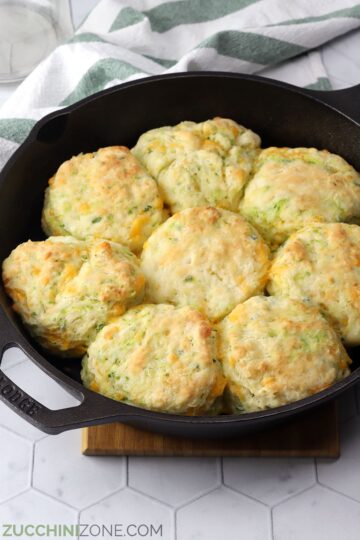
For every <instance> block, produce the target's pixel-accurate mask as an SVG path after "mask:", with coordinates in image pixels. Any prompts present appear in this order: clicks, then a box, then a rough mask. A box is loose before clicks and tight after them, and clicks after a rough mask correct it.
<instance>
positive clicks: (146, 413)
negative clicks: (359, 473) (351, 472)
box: [0, 71, 360, 433]
mask: <svg viewBox="0 0 360 540" xmlns="http://www.w3.org/2000/svg"><path fill="white" fill-rule="evenodd" d="M187 78H227V79H238V80H249V81H253V82H255V83H258V84H261V85H263V86H264V88H265V87H266V86H272V87H274V86H275V87H278V88H281V89H283V90H285V91H287V92H291V93H293V94H297V95H301V96H303V97H306V98H309V99H311V100H313V101H315V102H317V103H318V104H319V105H321V106H325V107H327V108H329V109H332V110H333V111H335V112H336V114H338V115H340V116H343V117H345V118H347V119H348V120H350V121H351V122H352V123H354V124H355V125H356V126H357V127H358V126H359V124H360V120H359V121H358V120H356V119H355V118H353V116H352V114H351V112H349V111H347V112H344V111H342V110H341V105H340V103H337V100H336V99H333V98H336V95H338V97H341V96H340V94H343V93H344V92H348V91H354V89H356V88H359V93H360V86H359V87H354V88H352V89H349V90H348V89H345V90H340V91H317V90H309V89H306V88H305V89H304V88H300V87H297V86H294V85H292V84H289V83H285V82H282V81H277V80H273V79H268V78H264V77H261V76H258V75H247V74H241V73H234V72H222V71H191V72H178V73H170V74H164V75H154V76H150V77H145V78H141V79H135V80H133V81H128V82H125V83H121V84H119V85H116V86H113V87H111V88H108V89H105V90H101V91H99V92H96V93H94V94H92V95H90V96H87V97H85V98H83V99H82V100H80V101H78V102H76V103H74V104H72V105H69V106H67V107H64V108H61V109H59V110H57V111H53V112H51V113H49V114H47V115H46V116H44V117H43V118H41V119H40V120H39V121H37V122H36V124H35V125H34V126H33V128H32V129H31V131H30V133H29V134H28V136H27V137H26V139H25V140H24V141H23V142H22V143H21V145H20V146H19V148H18V149H17V150H16V151H15V152H14V153H13V154H12V155H11V157H10V158H9V160H8V161H7V163H6V164H5V166H4V167H3V169H2V171H1V172H0V194H1V189H2V186H3V184H4V182H6V176H7V174H8V172H9V171H10V169H11V168H12V166H13V165H14V164H15V162H17V161H18V160H19V159H21V157H22V154H23V152H24V151H26V150H27V149H28V147H29V146H31V143H32V142H34V141H35V140H36V139H37V137H38V134H39V132H40V130H41V129H42V128H43V127H44V126H45V125H47V124H48V123H49V122H50V121H51V120H53V119H55V118H59V117H62V116H66V115H68V114H70V113H71V112H73V111H75V110H77V109H80V108H82V107H83V106H85V105H87V104H88V103H91V102H92V101H96V100H97V99H99V98H104V97H105V98H106V96H108V95H112V94H115V93H117V92H121V91H122V90H123V89H125V88H131V87H134V86H145V85H147V84H152V83H154V82H159V81H161V80H169V79H187ZM327 98H330V99H329V100H327ZM345 108H346V107H345ZM0 320H2V324H1V327H0V352H1V357H2V355H3V353H4V351H5V350H6V349H7V348H9V347H11V346H16V347H18V348H20V349H21V350H23V352H24V353H25V354H26V356H27V357H28V358H29V360H30V361H32V362H33V363H34V364H35V365H37V366H38V367H39V368H40V369H42V371H44V372H45V373H46V374H47V375H49V376H50V377H51V378H52V379H53V380H55V381H56V382H57V383H58V384H60V385H62V386H63V387H65V388H66V389H67V391H68V392H70V393H71V394H73V395H74V396H75V397H77V398H78V399H80V401H81V403H80V405H79V406H76V407H71V408H68V409H60V410H58V411H50V410H49V409H46V407H44V406H43V405H41V407H42V409H43V410H45V411H48V412H49V413H50V412H52V413H58V414H57V415H56V416H59V414H60V413H64V412H65V411H69V413H71V412H72V411H74V412H75V410H76V409H82V408H84V407H86V405H87V404H88V406H89V405H91V403H93V405H95V406H96V407H97V406H99V408H100V409H101V407H102V406H103V408H104V409H106V411H107V413H105V416H104V414H102V415H101V414H100V415H96V418H91V419H86V414H85V416H84V418H83V419H81V418H80V419H78V424H77V425H71V426H70V424H66V425H62V426H60V425H58V426H57V427H56V428H54V429H56V432H57V433H58V432H60V431H64V430H66V429H73V428H76V427H81V426H84V425H92V424H98V423H105V422H111V421H118V420H119V417H121V418H122V419H124V421H125V422H126V420H127V419H131V418H138V417H143V418H148V419H152V420H154V421H155V422H156V421H160V422H167V423H168V422H170V423H171V424H174V423H175V424H180V423H181V424H185V425H189V424H191V425H199V426H200V425H212V424H214V425H216V426H219V425H224V424H226V425H229V424H231V425H239V426H240V425H244V424H249V425H250V424H254V423H259V424H260V423H262V424H265V423H267V424H270V421H271V420H275V419H282V418H286V417H289V416H292V415H294V414H300V413H301V412H305V411H307V410H309V409H311V408H315V407H316V406H319V405H321V404H323V403H325V402H326V401H329V400H332V399H335V397H336V396H338V395H339V394H340V393H342V392H343V391H345V390H346V389H348V388H350V386H352V385H353V384H355V383H356V382H357V381H358V380H359V379H360V366H359V367H357V368H355V369H354V371H353V372H352V373H351V374H350V375H348V376H347V377H346V378H345V379H343V380H341V381H338V382H337V383H335V384H334V385H332V386H330V387H328V388H326V389H325V390H323V391H321V392H318V393H316V394H314V395H312V396H308V397H307V398H304V399H301V400H298V401H295V402H292V403H289V404H286V405H283V406H280V407H276V408H272V409H265V410H262V411H257V412H252V413H242V414H240V415H239V414H228V415H220V416H194V417H189V416H183V415H174V414H170V413H162V412H155V411H150V410H147V409H141V408H138V407H135V406H132V405H128V404H125V403H122V402H118V401H115V400H112V399H110V398H107V397H105V396H102V395H99V394H97V393H95V392H93V391H91V390H89V389H87V388H85V387H84V386H83V385H82V384H81V383H80V382H78V381H76V380H75V379H73V378H72V377H70V376H69V375H67V374H66V373H64V372H63V371H61V370H60V369H58V368H57V367H55V365H54V364H52V362H50V361H49V360H47V359H46V358H45V356H43V354H46V351H44V353H43V354H42V353H40V352H38V351H37V350H36V349H34V348H33V346H32V344H31V342H30V341H29V339H28V338H27V337H25V336H24V335H22V333H21V332H20V330H19V329H18V328H17V327H16V326H15V325H14V323H13V322H12V321H11V319H10V317H9V316H8V315H7V314H6V312H5V309H4V307H3V305H1V306H0ZM19 323H20V324H22V323H21V321H19ZM3 325H5V328H3ZM6 326H7V328H6ZM25 332H26V330H25ZM4 334H5V339H4ZM1 342H2V343H1ZM0 364H1V360H0ZM1 375H2V372H1V370H0V376H1ZM14 386H15V387H16V385H14ZM16 388H17V387H16ZM0 398H1V399H2V400H3V401H5V402H6V403H7V404H8V405H9V404H10V403H9V401H8V400H6V398H5V399H4V397H3V396H2V394H1V393H0ZM33 401H35V400H33ZM12 408H13V409H14V410H15V411H16V412H18V413H19V412H20V411H19V409H18V408H17V407H16V406H14V405H13V406H12ZM110 411H111V412H110ZM79 412H80V413H81V411H80V410H79ZM85 412H86V411H84V413H85ZM99 412H101V411H99ZM109 412H110V414H109ZM20 414H21V415H22V416H23V417H24V418H25V419H27V420H28V421H31V422H32V423H34V424H35V425H37V424H38V423H37V421H36V419H35V418H29V416H26V415H24V414H22V413H21V412H20ZM106 414H107V416H106ZM76 416H79V415H76ZM92 416H94V414H92ZM113 418H114V419H113ZM267 420H269V421H268V422H267ZM37 427H39V428H40V429H44V425H40V424H39V425H37ZM47 427H48V430H49V431H48V432H55V431H51V428H50V427H49V426H47Z"/></svg>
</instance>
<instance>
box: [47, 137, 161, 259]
mask: <svg viewBox="0 0 360 540" xmlns="http://www.w3.org/2000/svg"><path fill="white" fill-rule="evenodd" d="M165 215H166V214H165V213H164V211H163V201H162V199H161V197H160V195H159V190H158V187H157V185H156V182H155V180H154V179H153V178H152V177H151V176H150V175H149V174H148V173H147V172H146V171H145V169H144V168H143V167H142V166H141V164H140V163H139V162H138V161H137V159H136V158H135V157H134V156H133V154H131V152H130V151H129V150H128V148H126V147H125V146H110V147H107V148H100V150H98V151H97V152H93V153H90V154H80V155H78V156H75V157H73V158H71V159H70V160H68V161H65V163H63V164H62V165H61V166H60V168H59V169H58V171H57V172H56V173H55V175H54V176H53V177H52V178H51V179H50V180H49V187H48V188H47V190H46V192H45V202H44V210H43V216H42V226H43V229H44V231H45V233H46V234H47V235H48V236H51V235H56V236H57V235H60V236H61V235H71V236H74V237H76V238H79V239H81V240H84V239H86V238H104V239H107V240H111V241H113V242H118V243H120V244H123V245H126V246H128V247H129V248H130V249H131V250H132V251H134V252H135V253H137V252H139V251H141V248H142V245H143V243H144V242H145V240H146V239H147V238H148V237H149V236H150V235H151V233H152V232H153V231H154V230H155V229H156V227H158V226H159V225H160V224H161V223H162V222H163V220H164V219H165Z"/></svg>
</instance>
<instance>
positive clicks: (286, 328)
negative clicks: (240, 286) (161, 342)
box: [218, 296, 351, 413]
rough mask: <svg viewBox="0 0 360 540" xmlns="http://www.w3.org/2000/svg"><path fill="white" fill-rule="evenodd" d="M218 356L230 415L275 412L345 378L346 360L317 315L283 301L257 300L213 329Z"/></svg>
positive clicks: (337, 340) (294, 302)
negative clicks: (216, 329)
mask: <svg viewBox="0 0 360 540" xmlns="http://www.w3.org/2000/svg"><path fill="white" fill-rule="evenodd" d="M218 355H219V358H220V360H221V362H222V365H223V370H224V374H225V377H226V378H227V380H228V386H227V390H226V392H225V394H226V395H225V399H226V400H227V405H228V408H229V410H230V411H232V412H234V413H237V412H238V413H241V412H254V411H260V410H263V409H269V408H272V407H279V406H280V405H285V404H286V403H292V402H293V401H297V400H299V399H303V398H305V397H307V396H310V395H312V394H315V393H316V392H320V391H321V390H323V389H325V388H327V387H328V386H330V385H331V384H333V383H335V382H336V381H338V380H340V379H342V378H344V377H345V376H346V375H348V374H349V368H348V366H349V364H350V362H351V360H350V358H349V357H348V355H347V353H346V351H345V349H344V347H343V345H342V343H341V340H340V338H339V337H338V335H337V333H336V331H335V330H334V329H333V328H332V327H331V326H330V324H329V323H328V322H327V321H326V319H325V318H324V317H323V316H322V315H321V313H320V312H319V311H318V310H317V309H316V308H315V307H313V306H309V305H306V304H303V303H301V302H298V301H297V300H292V299H290V298H284V297H271V296H268V297H266V296H258V297H253V298H250V299H249V300H247V301H246V302H244V303H243V304H239V305H238V306H237V307H236V308H235V309H234V310H233V311H232V312H231V313H230V315H228V316H227V317H226V318H225V319H224V320H223V321H222V322H221V323H219V324H218Z"/></svg>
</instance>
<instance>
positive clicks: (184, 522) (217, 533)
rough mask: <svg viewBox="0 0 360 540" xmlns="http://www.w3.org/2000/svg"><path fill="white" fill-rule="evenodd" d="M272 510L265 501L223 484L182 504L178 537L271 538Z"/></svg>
mask: <svg viewBox="0 0 360 540" xmlns="http://www.w3.org/2000/svg"><path fill="white" fill-rule="evenodd" d="M269 526H270V511H269V509H268V508H266V507H265V505H263V504H261V503H259V502H256V501H253V500H250V499H248V498H247V497H244V496H243V495H240V494H238V493H234V492H233V491H231V490H229V489H227V488H225V487H222V488H219V489H216V490H215V491H212V492H211V493H208V494H207V495H204V496H202V497H200V498H199V499H197V500H195V501H194V502H192V503H191V504H189V505H186V506H184V507H183V508H180V510H178V512H177V519H176V530H177V540H190V539H194V540H195V539H196V540H220V539H221V538H224V539H227V538H229V539H231V538H234V539H239V540H240V539H244V540H245V539H246V540H264V539H266V538H268V534H269Z"/></svg>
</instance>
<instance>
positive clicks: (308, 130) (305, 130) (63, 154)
mask: <svg viewBox="0 0 360 540" xmlns="http://www.w3.org/2000/svg"><path fill="white" fill-rule="evenodd" d="M213 116H223V117H230V118H232V119H234V120H236V121H237V122H239V123H240V124H243V125H245V126H246V127H249V128H251V129H253V130H254V131H255V132H257V133H259V134H260V135H261V137H262V141H263V146H269V145H275V146H315V147H317V148H320V149H322V148H326V149H327V150H330V151H331V152H335V153H337V154H340V155H341V156H343V157H344V158H345V159H347V160H348V161H349V162H350V163H351V164H352V165H353V166H354V167H355V168H357V169H358V170H360V152H359V151H358V149H359V148H360V128H359V127H358V126H357V125H356V123H354V122H352V121H351V120H350V119H348V118H347V117H345V116H343V115H342V114H340V113H338V112H337V111H335V110H333V109H331V108H330V107H328V106H327V105H325V104H323V103H320V102H318V101H317V100H316V99H314V98H313V97H311V96H310V95H306V92H302V91H297V90H296V89H294V88H292V87H290V86H288V85H283V84H281V83H272V82H269V81H267V80H264V79H259V78H255V77H246V76H245V77H244V76H237V75H231V74H204V73H203V74H187V75H185V76H169V77H160V78H158V77H155V78H150V79H146V80H145V81H142V82H135V83H129V84H126V85H122V86H120V87H117V88H115V89H111V90H109V91H105V92H102V93H100V94H98V95H95V96H93V97H91V98H88V99H87V100H84V101H83V102H80V103H79V104H76V105H75V106H73V107H70V108H69V109H64V110H63V111H61V113H60V114H59V113H57V114H55V115H51V116H50V117H49V118H47V119H44V120H42V121H41V122H40V123H39V124H38V125H37V126H35V128H34V130H33V131H32V133H31V134H30V136H29V139H28V140H27V142H26V144H25V145H23V147H22V148H21V149H20V150H19V151H18V153H17V154H16V155H15V156H14V157H13V158H12V160H10V163H9V165H8V166H7V167H6V168H5V169H4V171H3V173H2V174H1V177H0V258H1V261H2V260H3V259H4V258H5V257H6V256H7V255H8V254H9V252H10V251H11V250H12V249H13V248H15V247H16V245H18V244H19V243H21V242H23V241H26V240H27V239H28V238H31V239H42V238H44V235H43V233H42V231H41V229H40V216H41V208H42V203H43V195H44V189H45V187H46V185H47V181H48V179H49V178H50V176H51V175H52V174H53V173H54V171H55V170H56V169H57V168H58V167H59V165H60V164H61V163H62V162H63V161H64V160H66V159H68V158H70V157H71V156H72V155H74V154H78V153H80V152H89V151H94V150H96V149H98V148H99V147H102V146H108V145H116V144H123V145H126V146H129V147H131V146H133V145H134V144H135V142H136V140H137V138H138V136H139V135H140V134H141V133H142V132H144V131H146V130H148V129H151V128H154V127H157V126H161V125H166V124H175V123H177V122H180V121H182V120H194V121H202V120H205V119H208V118H211V117H213ZM0 303H1V305H2V306H3V308H4V309H5V311H6V313H7V315H8V317H9V318H11V319H12V320H13V321H14V324H15V325H16V326H17V327H18V329H19V330H20V332H21V334H22V335H23V336H24V337H25V339H26V340H27V341H28V342H29V341H30V343H31V344H32V346H33V348H34V349H35V350H36V351H37V352H38V353H40V354H41V355H42V356H43V357H45V359H46V360H47V361H48V362H50V363H51V364H52V365H53V366H54V367H55V368H56V370H61V371H62V372H63V373H64V374H67V375H68V376H70V377H71V378H72V379H74V380H76V381H79V380H80V379H79V372H80V363H79V361H74V360H65V361H63V360H60V361H59V359H57V358H55V357H52V356H50V355H49V354H48V353H44V351H42V350H41V349H40V347H39V346H38V345H37V344H36V343H34V342H33V341H32V340H31V339H30V338H29V336H28V334H27V333H26V331H25V330H24V329H23V327H22V325H21V323H20V322H19V321H18V320H17V318H14V316H13V314H12V312H11V310H10V308H9V306H10V303H9V300H8V299H7V297H6V295H5V294H4V290H3V287H2V284H1V290H0ZM350 355H351V357H352V358H353V360H354V368H356V367H357V366H359V362H358V356H359V351H358V349H352V350H351V351H350ZM108 401H109V400H108ZM280 416H281V415H280ZM280 416H279V417H280ZM269 418H270V417H269ZM195 423H196V422H195ZM74 427H76V426H74ZM219 427H220V426H219V425H218V427H217V428H216V426H214V428H216V429H217V430H218V429H219Z"/></svg>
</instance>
